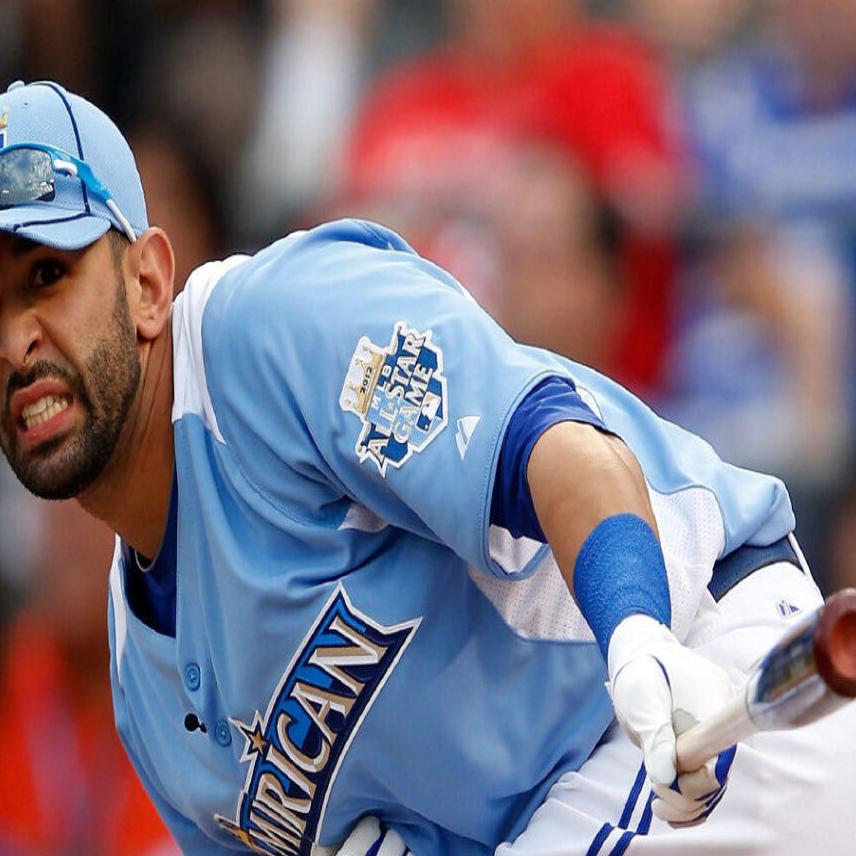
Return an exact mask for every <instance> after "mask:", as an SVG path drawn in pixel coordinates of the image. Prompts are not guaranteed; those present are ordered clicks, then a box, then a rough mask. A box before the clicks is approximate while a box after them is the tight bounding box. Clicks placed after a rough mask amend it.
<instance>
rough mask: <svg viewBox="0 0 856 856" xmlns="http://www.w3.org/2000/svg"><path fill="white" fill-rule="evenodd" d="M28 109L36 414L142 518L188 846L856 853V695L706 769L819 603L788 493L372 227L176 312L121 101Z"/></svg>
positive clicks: (5, 175) (225, 269)
mask: <svg viewBox="0 0 856 856" xmlns="http://www.w3.org/2000/svg"><path fill="white" fill-rule="evenodd" d="M0 117H2V118H0V124H2V128H0V390H2V396H3V398H2V403H3V410H2V420H1V421H0V439H1V440H2V445H3V449H4V452H5V454H6V456H7V458H8V460H9V463H10V464H11V466H12V468H13V469H14V471H15V472H16V474H17V475H18V477H19V478H20V480H21V481H22V482H23V483H24V484H25V485H26V486H27V487H28V488H29V489H30V490H31V491H33V492H34V493H36V494H38V495H40V496H43V497H47V498H57V497H70V496H76V497H77V498H78V499H79V501H80V502H81V504H82V505H83V506H84V507H85V508H86V509H87V510H89V511H90V512H91V513H92V514H94V515H96V516H98V517H100V518H102V519H103V520H105V521H107V522H108V523H109V524H111V525H112V527H113V528H114V529H115V531H116V532H117V533H118V536H119V537H118V538H117V542H116V550H115V555H114V559H113V565H112V568H111V571H110V583H109V588H110V606H109V630H110V646H111V655H112V667H111V668H112V680H113V688H114V707H115V716H116V722H117V725H118V729H119V732H120V734H121V736H122V739H123V741H124V743H125V746H126V747H127V750H128V753H129V754H130V756H131V758H132V760H133V762H134V764H135V766H136V769H137V771H138V773H139V775H140V777H141V779H142V781H143V782H144V784H145V786H146V788H147V789H148V791H149V792H150V794H151V795H152V798H153V799H154V801H155V803H156V804H157V806H158V808H159V810H160V812H161V814H162V815H163V817H164V819H165V820H166V822H167V823H168V824H169V825H170V827H171V829H172V831H173V833H174V835H175V837H176V839H177V840H178V842H179V844H180V845H181V847H182V848H183V849H184V851H185V852H187V853H190V854H219V853H228V852H232V851H235V850H238V851H241V850H243V851H252V852H256V853H264V854H301V856H307V854H318V853H332V852H335V851H336V849H337V848H339V847H340V845H341V843H342V842H343V841H345V840H346V839H348V836H349V834H350V835H351V838H350V841H349V843H347V844H346V845H345V846H344V847H343V848H340V849H341V850H342V852H343V853H348V852H351V853H353V852H361V853H365V854H376V853H378V852H379V853H382V854H389V853H392V852H395V850H396V848H398V849H399V851H400V850H403V848H405V847H407V848H409V849H410V850H411V851H412V852H413V853H414V854H417V856H428V854H450V855H451V856H468V854H480V855H481V854H490V853H497V854H499V856H506V854H507V856H546V854H558V853H562V854H579V856H583V854H589V856H594V854H604V856H605V854H620V853H623V852H625V851H627V852H632V853H636V852H638V853H656V854H672V853H685V852H687V851H688V850H689V848H691V847H692V848H695V850H696V851H698V852H699V853H717V854H721V853H733V852H743V853H750V852H751V853H763V854H783V853H804V852H813V850H815V849H817V848H818V847H819V846H820V844H821V842H823V844H824V846H825V847H826V849H827V850H829V851H830V852H844V849H843V848H844V847H845V844H844V842H849V841H850V840H851V839H852V835H853V833H854V821H853V820H852V819H851V818H852V816H853V815H852V812H850V811H849V807H848V806H847V805H846V799H847V798H848V797H847V795H848V794H850V793H852V786H853V784H854V781H856V758H854V753H853V750H852V749H851V748H850V747H849V746H848V744H847V741H846V739H845V738H846V735H847V734H849V733H850V729H852V724H853V714H852V713H851V712H850V711H849V709H848V710H846V711H844V712H843V713H841V714H838V715H836V716H833V717H828V718H827V719H826V720H824V721H823V723H822V724H821V725H819V726H818V727H812V728H809V729H806V730H805V731H803V732H795V733H794V734H789V735H786V736H785V737H781V738H778V741H779V742H778V743H777V742H775V740H769V741H767V742H765V740H764V739H763V737H770V735H764V736H763V737H762V738H758V739H757V740H756V741H755V742H754V743H751V744H750V743H749V742H747V743H746V744H745V745H742V746H740V747H739V748H738V749H737V752H736V754H735V752H734V750H730V751H728V752H726V753H723V754H722V755H721V756H719V757H718V758H713V759H711V760H710V761H709V762H708V763H707V764H706V765H705V766H704V767H702V768H701V769H699V770H695V771H692V772H690V773H686V774H683V775H680V776H677V775H676V764H675V734H676V732H680V731H682V730H683V729H685V728H686V727H688V725H690V724H691V723H693V722H695V721H696V720H698V719H699V718H702V717H704V716H705V715H707V714H708V713H709V712H710V711H711V710H713V709H714V708H716V707H717V706H718V705H720V704H721V703H722V702H723V701H725V700H726V699H728V698H729V696H730V694H731V692H732V691H733V687H734V685H735V684H737V683H739V681H740V679H741V677H742V675H743V674H745V670H746V668H747V667H748V665H749V664H750V662H751V661H752V659H754V658H755V657H756V656H757V655H758V654H760V652H762V651H763V650H765V648H766V647H767V646H768V644H769V642H770V641H771V639H772V638H774V637H775V636H776V635H777V634H779V633H781V632H782V631H783V629H785V628H786V627H787V626H788V625H789V622H790V621H791V620H792V616H793V615H795V614H799V613H801V612H803V611H805V610H806V609H809V608H811V607H813V606H814V605H816V604H817V603H819V595H818V592H817V589H816V587H815V585H814V583H813V582H812V579H811V576H810V574H809V572H808V570H807V569H806V567H805V565H804V563H803V562H802V561H801V559H800V556H799V552H798V549H797V547H796V543H795V541H794V539H793V535H792V530H793V528H794V519H793V514H792V511H791V506H790V503H789V500H788V496H787V493H786V491H785V489H784V487H783V486H782V484H781V483H780V482H779V481H777V480H776V479H774V478H770V477H767V476H764V475H759V474H756V473H752V472H748V471H746V470H741V469H737V468H735V467H732V466H729V465H728V464H725V463H723V462H722V461H720V460H719V459H718V457H717V456H716V454H715V453H714V452H713V450H712V449H711V448H710V447H709V446H708V445H706V444H705V443H704V442H703V441H701V440H700V439H698V438H697V437H694V436H692V435H690V434H688V433H686V432H684V431H682V430H681V429H679V428H677V427H675V426H674V425H671V424H668V423H666V422H664V421H662V420H660V419H659V418H658V417H657V416H656V415H655V414H654V413H652V412H651V411H650V410H649V409H648V408H647V407H646V406H645V405H644V404H642V403H641V402H640V401H639V400H637V399H636V398H634V397H633V396H632V395H631V394H629V393H628V392H627V391H626V390H624V389H622V388H621V387H620V386H618V385H617V384H615V383H613V382H612V381H610V380H609V379H607V378H605V377H603V376H601V375H599V374H598V373H596V372H594V371H592V370H590V369H588V368H586V367H584V366H581V365H576V364H574V363H572V362H570V361H568V360H566V359H563V358H560V357H558V356H556V355H554V354H551V353H548V352H545V351H542V350H539V349H536V348H530V347H524V346H521V345H519V344H517V343H515V342H513V341H512V340H510V339H509V338H508V336H506V334H505V333H504V332H503V331H502V330H501V329H500V328H499V327H498V326H497V325H496V324H495V323H494V322H493V321H492V320H491V319H490V318H489V317H488V316H487V315H485V314H484V313H483V312H482V311H481V310H480V308H479V307H478V306H477V305H476V304H475V303H474V302H473V301H472V300H471V299H470V298H469V297H468V295H467V293H466V291H465V290H464V289H463V288H462V287H461V285H459V284H458V283H457V282H456V281H455V280H454V279H453V278H452V277H450V276H449V275H448V274H446V273H445V272H443V271H442V270H440V269H438V268H437V267H436V266H434V265H432V264H431V263H429V262H428V261H426V260H424V259H422V258H420V257H419V256H418V255H416V254H415V253H414V252H413V251H412V250H411V248H410V247H409V246H408V245H407V244H406V243H405V241H403V240H402V239H401V238H400V237H399V236H397V235H396V234H394V233H392V232H390V231H388V230H387V229H384V228H383V227H381V226H377V225H374V224H371V223H366V222H360V221H348V220H345V221H339V222H335V223H329V224H326V225H322V226H319V227H318V228H315V229H312V230H310V231H307V232H300V233H295V234H292V235H289V236H288V237H286V238H284V239H282V240H280V241H277V242H275V243H274V244H272V245H271V246H269V247H267V248H265V249H263V250H262V251H260V252H259V253H257V254H256V255H255V256H252V257H248V256H234V257H232V258H229V259H227V260H225V261H220V262H212V263H209V264H206V265H204V266H203V267H201V268H200V269H198V270H197V271H196V272H194V273H193V275H192V276H191V277H190V279H189V281H188V283H187V285H186V287H185V288H184V289H183V291H182V293H181V294H180V295H179V296H178V297H177V298H175V299H174V300H173V285H174V284H173V269H174V263H173V255H172V250H171V247H170V243H169V240H168V237H167V236H166V235H165V234H164V232H163V231H162V230H160V229H158V228H155V227H149V224H148V222H147V218H146V208H145V201H144V195H143V190H142V187H141V186H140V182H139V178H138V175H137V172H136V169H135V166H134V161H133V156H132V154H131V152H130V150H129V149H128V146H127V144H126V143H125V141H124V139H123V138H122V136H121V134H120V133H119V131H118V130H117V129H116V128H115V126H114V125H113V124H112V123H111V122H110V120H109V119H108V118H107V117H106V116H104V114H103V113H101V112H100V111H99V110H98V109H97V108H95V107H94V106H93V105H92V104H90V103H88V102H87V101H85V100H83V99H81V98H79V97H77V96H75V95H74V94H72V93H69V92H67V91H66V90H64V89H63V88H62V87H60V86H58V85H57V84H54V83H49V82H40V83H34V84H30V85H24V84H22V83H16V84H13V85H12V86H11V87H9V90H8V91H7V92H6V93H5V94H4V95H2V96H0ZM272 168H273V167H272ZM533 286H534V287H536V286H537V284H533ZM572 592H573V596H572V594H571V593H572ZM605 684H608V688H607V687H605ZM773 737H775V736H773ZM729 771H730V772H731V773H732V776H731V778H732V780H733V783H732V787H730V788H729V789H728V791H727V792H726V790H725V787H726V784H727V782H728V778H729ZM735 791H737V793H734V792H735ZM733 793H734V797H733V799H730V798H731V797H732V794H733ZM708 816H709V817H708ZM371 818H374V819H371ZM705 819H706V822H705V823H703V824H701V825H695V824H697V823H698V822H699V821H701V820H705ZM834 823H837V826H834V825H833V824H834ZM351 833H353V834H351ZM736 842H739V845H738V844H736ZM836 843H837V844H839V845H840V847H839V848H838V850H837V851H835V845H836ZM847 846H849V845H847Z"/></svg>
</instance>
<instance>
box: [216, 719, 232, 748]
mask: <svg viewBox="0 0 856 856" xmlns="http://www.w3.org/2000/svg"><path fill="white" fill-rule="evenodd" d="M214 739H215V740H216V741H217V742H218V743H219V744H220V745H221V746H228V745H229V744H230V743H231V742H232V730H231V729H230V728H229V723H228V722H226V720H225V719H218V720H217V724H216V725H215V726H214Z"/></svg>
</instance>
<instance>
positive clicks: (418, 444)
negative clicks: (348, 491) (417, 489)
mask: <svg viewBox="0 0 856 856" xmlns="http://www.w3.org/2000/svg"><path fill="white" fill-rule="evenodd" d="M446 404H447V402H446V378H445V377H444V376H443V352H442V351H441V350H440V348H439V347H437V345H436V344H434V342H432V341H431V331H430V330H428V331H427V332H426V333H420V332H418V331H417V330H413V329H411V328H410V327H408V326H407V324H405V323H404V322H403V321H399V322H398V323H397V324H396V325H395V328H394V330H393V333H392V338H391V339H390V342H389V345H388V346H387V347H386V348H382V347H380V346H379V345H375V344H374V343H373V342H371V341H370V340H369V339H368V338H366V337H365V336H363V337H361V338H360V341H359V342H358V343H357V347H356V350H355V351H354V355H353V357H352V358H351V362H350V365H349V366H348V373H347V375H346V376H345V383H344V385H343V387H342V394H341V395H340V396H339V406H340V407H341V408H342V410H345V411H347V412H349V413H353V414H355V415H356V416H358V417H359V418H360V421H361V422H362V423H363V428H362V431H361V432H360V436H359V438H358V439H357V444H356V446H355V449H356V452H357V455H358V457H359V459H360V463H362V462H363V461H365V460H366V459H367V458H368V459H370V460H372V461H374V463H375V464H376V466H377V468H378V469H379V470H380V474H381V475H382V476H385V475H386V469H387V467H388V466H391V467H401V466H402V465H403V464H404V463H405V461H407V460H408V459H409V458H410V456H411V455H412V454H413V453H414V452H421V451H422V450H423V449H424V448H425V447H426V446H427V445H428V444H429V443H430V442H431V441H432V440H434V438H435V437H436V436H437V435H438V434H439V433H440V432H441V431H442V430H443V428H444V427H445V425H446V421H447V417H446V411H447V406H446Z"/></svg>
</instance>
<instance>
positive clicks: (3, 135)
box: [0, 107, 9, 149]
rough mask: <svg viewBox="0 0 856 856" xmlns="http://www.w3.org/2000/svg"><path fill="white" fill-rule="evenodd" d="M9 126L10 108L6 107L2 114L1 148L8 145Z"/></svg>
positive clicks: (0, 117)
mask: <svg viewBox="0 0 856 856" xmlns="http://www.w3.org/2000/svg"><path fill="white" fill-rule="evenodd" d="M8 127H9V108H8V107H4V108H3V112H2V113H1V114H0V149H2V148H5V146H6V128H8Z"/></svg>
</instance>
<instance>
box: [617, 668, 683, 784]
mask: <svg viewBox="0 0 856 856" xmlns="http://www.w3.org/2000/svg"><path fill="white" fill-rule="evenodd" d="M612 694H613V701H614V703H615V710H616V713H617V714H618V718H619V720H620V722H621V724H622V725H623V726H624V728H625V729H626V730H627V731H628V732H629V734H630V735H631V737H633V738H634V740H635V742H637V743H638V745H639V746H640V747H641V749H642V753H643V756H644V759H645V768H646V770H647V772H648V775H649V777H650V778H651V779H652V780H653V781H656V782H659V783H662V784H668V783H670V782H672V781H673V780H674V778H675V733H674V729H673V727H672V695H671V690H670V688H669V681H668V677H667V675H666V672H665V670H664V669H663V666H662V665H661V664H660V662H659V660H657V659H656V658H654V657H650V656H647V657H639V658H638V659H636V660H633V661H632V662H630V663H628V664H627V665H626V666H624V668H623V669H621V671H620V672H619V673H618V674H617V675H616V677H615V679H614V680H613V682H612Z"/></svg>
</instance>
